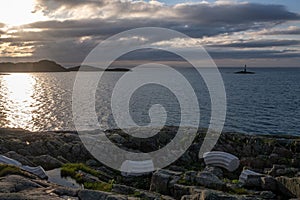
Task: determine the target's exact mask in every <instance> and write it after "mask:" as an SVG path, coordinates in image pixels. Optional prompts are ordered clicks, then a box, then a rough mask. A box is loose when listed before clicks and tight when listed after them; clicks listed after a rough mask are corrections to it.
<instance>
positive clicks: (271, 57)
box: [0, 0, 300, 67]
mask: <svg viewBox="0 0 300 200" xmlns="http://www.w3.org/2000/svg"><path fill="white" fill-rule="evenodd" d="M149 26H151V27H153V26H154V27H164V28H169V29H172V30H176V31H180V32H182V33H184V34H186V35H188V36H190V37H192V38H194V39H195V40H194V41H196V44H195V43H189V42H186V41H182V40H179V39H176V38H175V39H172V40H170V41H164V43H163V44H164V45H170V46H174V45H175V44H176V46H177V47H178V48H191V47H193V45H202V46H204V47H205V49H206V50H207V51H208V52H209V53H210V55H211V56H212V58H213V59H214V60H215V62H216V63H217V65H218V66H220V67H222V66H242V65H244V64H248V65H250V66H253V67H267V66H276V67H289V66H292V67H300V4H299V1H298V0H249V1H240V0H235V1H229V0H219V1H213V0H208V1H197V0H191V1H187V0H161V1H135V0H3V1H1V6H0V51H1V61H2V62H6V61H12V62H19V61H36V60H40V59H51V60H55V61H56V62H58V63H60V64H63V65H67V66H70V65H77V64H80V63H81V62H82V61H83V60H84V58H85V57H86V56H87V55H88V53H89V52H90V51H91V50H92V49H93V48H94V47H95V46H96V45H97V44H99V43H100V42H101V41H103V40H105V39H106V38H108V37H110V36H112V35H114V34H117V33H119V32H121V31H125V30H128V29H132V28H138V27H149ZM149 41H151V40H149ZM138 55H140V54H137V55H136V56H137V57H136V58H134V56H131V57H130V59H141V58H144V57H143V56H141V57H140V58H139V57H138ZM153 55H156V56H157V55H160V56H163V55H164V54H153ZM128 58H129V57H128ZM150 59H151V58H150Z"/></svg>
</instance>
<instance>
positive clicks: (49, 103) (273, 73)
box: [0, 67, 300, 135]
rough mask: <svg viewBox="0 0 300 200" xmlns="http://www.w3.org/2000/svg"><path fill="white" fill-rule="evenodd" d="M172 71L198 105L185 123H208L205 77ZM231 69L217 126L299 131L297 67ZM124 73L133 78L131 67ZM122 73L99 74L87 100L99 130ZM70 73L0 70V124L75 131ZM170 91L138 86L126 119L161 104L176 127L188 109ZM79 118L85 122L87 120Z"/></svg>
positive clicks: (141, 118)
mask: <svg viewBox="0 0 300 200" xmlns="http://www.w3.org/2000/svg"><path fill="white" fill-rule="evenodd" d="M176 70H177V71H178V72H179V73H180V74H182V75H183V76H184V77H185V78H186V79H187V80H188V82H189V83H190V85H191V86H192V88H193V90H194V92H195V95H196V97H197V100H198V103H199V107H198V108H197V112H199V115H200V120H199V122H192V121H191V125H192V124H193V125H195V124H197V125H198V126H199V127H204V128H205V127H208V126H209V124H210V117H211V102H212V101H211V98H210V95H209V90H208V87H207V85H206V83H205V81H204V80H203V78H202V77H201V75H199V74H198V73H197V71H195V69H193V68H187V67H182V68H176ZM236 71H239V69H237V68H219V73H220V74H221V77H222V79H223V83H224V87H225V92H226V98H227V103H226V119H225V123H224V127H223V130H224V131H226V132H238V133H247V134H270V135H278V134H280V135H300V68H284V67H282V68H252V69H249V71H254V72H255V74H235V73H234V72H236ZM82 73H86V76H87V81H89V77H95V76H98V74H97V73H95V72H82ZM127 73H131V76H134V75H135V73H136V75H137V76H138V73H137V72H135V70H134V69H133V70H132V71H131V72H127ZM164 73H165V74H164ZM166 73H168V72H167V71H164V70H161V69H159V68H155V69H153V74H154V76H155V77H156V78H157V77H160V76H162V74H164V75H167V74H166ZM153 74H152V75H153ZM123 76H126V73H124V72H105V76H103V77H102V79H101V80H100V82H99V84H98V86H97V87H98V88H100V89H99V91H98V90H97V91H98V92H96V93H95V94H96V95H95V98H94V99H91V100H90V101H95V104H93V105H95V108H94V110H95V113H96V115H97V119H98V121H99V123H100V124H102V122H103V127H102V128H103V129H109V128H112V127H113V128H115V125H116V123H115V122H114V115H112V111H111V102H110V98H111V96H112V94H111V93H112V90H111V88H113V87H112V86H115V84H116V83H117V81H118V80H120V78H121V77H123ZM76 77H77V72H62V73H11V74H1V75H0V127H1V128H21V129H25V130H29V131H34V132H44V131H76V127H75V125H74V121H73V118H74V116H73V114H74V113H73V108H72V103H73V101H74V99H73V98H74V93H73V91H74V83H75V80H76ZM164 77H165V76H164ZM168 79H169V81H170V83H171V84H172V81H173V82H174V84H175V83H176V82H177V80H176V78H174V77H173V76H172V75H170V76H169V78H168ZM173 89H174V88H173ZM185 89H186V88H184V86H182V88H181V86H178V84H177V86H176V87H175V89H174V90H176V92H181V91H183V90H185ZM86 90H89V88H86ZM123 92H126V91H123ZM173 92H174V91H172V89H170V88H168V87H164V86H160V85H159V84H148V85H143V86H141V87H140V88H138V89H137V90H136V91H135V92H134V93H133V94H132V96H131V99H130V102H129V104H130V105H129V108H130V111H129V112H128V113H129V114H130V116H129V117H131V118H132V119H133V121H134V122H135V123H136V126H145V125H147V124H149V123H150V122H151V114H149V109H150V108H151V106H152V105H157V104H159V105H161V106H160V107H158V108H161V107H163V109H164V110H165V111H166V116H165V117H166V120H165V121H166V122H165V123H166V125H171V126H172V125H174V126H178V125H180V120H181V119H182V116H183V115H184V116H185V117H189V113H188V112H186V113H182V112H181V108H182V106H181V105H180V102H179V100H178V99H176V95H174V93H173ZM83 95H84V92H83ZM87 103H90V102H87ZM187 106H189V105H187ZM193 109H194V108H193ZM155 114H156V113H155V112H154V113H152V115H155ZM157 114H159V113H157ZM91 117H92V116H91ZM193 119H194V118H192V117H191V120H193ZM156 120H160V118H159V117H158V118H156ZM161 120H163V119H161ZM85 121H86V123H89V121H93V119H85ZM104 122H105V123H104Z"/></svg>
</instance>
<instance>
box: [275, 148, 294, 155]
mask: <svg viewBox="0 0 300 200" xmlns="http://www.w3.org/2000/svg"><path fill="white" fill-rule="evenodd" d="M272 153H275V154H277V155H279V156H280V157H283V158H292V157H293V152H291V151H289V150H287V149H286V148H283V147H275V148H274V149H273V152H272Z"/></svg>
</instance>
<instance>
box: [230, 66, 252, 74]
mask: <svg viewBox="0 0 300 200" xmlns="http://www.w3.org/2000/svg"><path fill="white" fill-rule="evenodd" d="M235 74H255V72H249V71H247V65H245V67H244V70H242V71H238V72H235Z"/></svg>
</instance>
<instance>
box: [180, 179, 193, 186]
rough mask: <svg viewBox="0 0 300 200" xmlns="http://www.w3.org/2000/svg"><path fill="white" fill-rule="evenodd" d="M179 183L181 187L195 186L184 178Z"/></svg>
mask: <svg viewBox="0 0 300 200" xmlns="http://www.w3.org/2000/svg"><path fill="white" fill-rule="evenodd" d="M177 183H178V184H180V185H193V183H191V182H190V181H187V180H186V179H184V178H181V179H180V180H179V181H178V182H177Z"/></svg>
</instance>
